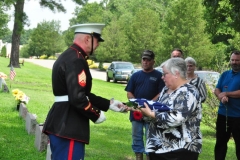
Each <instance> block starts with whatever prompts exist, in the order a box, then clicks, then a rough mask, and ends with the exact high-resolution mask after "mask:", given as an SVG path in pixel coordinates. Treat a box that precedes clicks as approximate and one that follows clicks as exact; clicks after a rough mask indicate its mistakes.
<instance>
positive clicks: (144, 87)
mask: <svg viewBox="0 0 240 160" xmlns="http://www.w3.org/2000/svg"><path fill="white" fill-rule="evenodd" d="M154 58H155V54H154V53H153V51H150V50H145V51H144V52H143V53H142V70H140V71H138V72H135V73H134V74H133V75H132V76H131V78H130V80H129V82H128V84H127V86H126V88H125V91H127V97H128V99H131V98H145V99H147V100H157V98H158V97H159V93H160V92H161V90H162V88H163V87H164V86H165V84H164V82H163V80H162V73H161V72H159V71H157V70H155V69H154V68H153V66H154V63H155V60H154ZM135 113H138V114H139V113H140V114H141V112H139V111H138V110H134V109H132V110H131V111H130V118H129V119H130V121H131V123H132V149H133V151H134V152H135V154H136V160H142V159H143V153H145V147H144V140H143V139H144V128H145V136H146V133H147V130H148V126H149V121H148V119H147V118H146V117H143V118H141V119H136V118H135V117H134V114H135ZM145 154H146V155H147V153H145ZM147 159H149V156H148V155H147Z"/></svg>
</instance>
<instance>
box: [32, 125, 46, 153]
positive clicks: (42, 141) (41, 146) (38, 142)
mask: <svg viewBox="0 0 240 160" xmlns="http://www.w3.org/2000/svg"><path fill="white" fill-rule="evenodd" d="M42 128H43V124H37V125H36V131H35V147H36V148H37V150H38V151H40V152H42V151H44V150H46V148H47V144H48V141H49V139H48V136H47V135H46V134H44V133H42Z"/></svg>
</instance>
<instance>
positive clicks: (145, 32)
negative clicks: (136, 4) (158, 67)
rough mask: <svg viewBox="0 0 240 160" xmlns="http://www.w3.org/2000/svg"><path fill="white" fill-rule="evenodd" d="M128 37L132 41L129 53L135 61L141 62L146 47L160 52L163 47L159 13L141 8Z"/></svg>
mask: <svg viewBox="0 0 240 160" xmlns="http://www.w3.org/2000/svg"><path fill="white" fill-rule="evenodd" d="M146 19H147V23H146V21H145V20H146ZM128 38H129V42H130V43H131V49H130V50H129V51H128V53H129V54H130V56H131V59H132V61H133V62H139V61H140V59H141V54H142V52H143V51H144V50H146V49H148V50H153V52H155V53H159V52H158V51H159V48H160V47H161V31H160V20H159V14H158V13H157V12H155V11H153V10H151V9H147V8H142V9H139V10H138V11H137V12H136V14H135V16H134V18H133V20H132V23H131V24H130V27H129V32H128ZM158 57H159V56H158ZM156 59H157V58H156Z"/></svg>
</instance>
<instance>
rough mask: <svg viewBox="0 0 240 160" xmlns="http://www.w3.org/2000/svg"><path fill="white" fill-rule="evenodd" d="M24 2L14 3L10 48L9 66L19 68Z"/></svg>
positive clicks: (22, 0) (18, 0)
mask: <svg viewBox="0 0 240 160" xmlns="http://www.w3.org/2000/svg"><path fill="white" fill-rule="evenodd" d="M24 3H25V0H17V1H16V4H14V9H15V12H14V26H13V34H12V50H11V58H10V64H9V66H11V64H12V66H13V67H15V68H20V65H19V44H20V38H21V33H22V30H23V24H24V23H23V21H24V10H23V8H24Z"/></svg>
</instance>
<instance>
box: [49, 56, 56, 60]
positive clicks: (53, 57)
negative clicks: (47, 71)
mask: <svg viewBox="0 0 240 160" xmlns="http://www.w3.org/2000/svg"><path fill="white" fill-rule="evenodd" d="M48 59H57V57H55V56H50V57H48Z"/></svg>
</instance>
